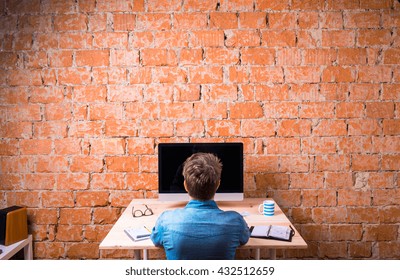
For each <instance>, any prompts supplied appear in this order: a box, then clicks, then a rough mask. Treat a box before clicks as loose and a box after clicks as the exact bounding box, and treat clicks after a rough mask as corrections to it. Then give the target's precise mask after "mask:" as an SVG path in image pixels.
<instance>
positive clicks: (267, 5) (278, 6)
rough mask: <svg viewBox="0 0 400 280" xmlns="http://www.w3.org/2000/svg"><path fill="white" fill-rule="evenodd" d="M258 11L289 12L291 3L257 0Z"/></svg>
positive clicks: (282, 0) (285, 0)
mask: <svg viewBox="0 0 400 280" xmlns="http://www.w3.org/2000/svg"><path fill="white" fill-rule="evenodd" d="M255 5H256V10H274V11H280V10H288V9H289V1H288V0H271V1H264V0H255Z"/></svg>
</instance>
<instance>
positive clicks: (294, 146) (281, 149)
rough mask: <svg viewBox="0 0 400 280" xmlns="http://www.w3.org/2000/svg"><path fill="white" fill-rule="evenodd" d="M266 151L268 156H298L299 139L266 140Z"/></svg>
mask: <svg viewBox="0 0 400 280" xmlns="http://www.w3.org/2000/svg"><path fill="white" fill-rule="evenodd" d="M266 149H267V152H268V154H293V155H296V154H300V139H298V138H268V139H267V141H266Z"/></svg>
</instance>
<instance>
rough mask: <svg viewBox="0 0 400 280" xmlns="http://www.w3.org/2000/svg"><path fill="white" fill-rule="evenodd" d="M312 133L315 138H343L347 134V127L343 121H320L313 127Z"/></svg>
mask: <svg viewBox="0 0 400 280" xmlns="http://www.w3.org/2000/svg"><path fill="white" fill-rule="evenodd" d="M312 133H313V135H315V136H344V135H346V134H347V125H346V122H345V121H343V120H324V119H321V120H320V121H319V122H318V123H317V124H316V125H315V126H313V128H312ZM349 134H350V133H349Z"/></svg>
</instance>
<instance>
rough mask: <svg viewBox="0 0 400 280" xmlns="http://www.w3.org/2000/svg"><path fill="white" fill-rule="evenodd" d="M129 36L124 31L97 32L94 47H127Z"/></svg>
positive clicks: (94, 37) (94, 36)
mask: <svg viewBox="0 0 400 280" xmlns="http://www.w3.org/2000/svg"><path fill="white" fill-rule="evenodd" d="M127 46H128V37H127V35H126V33H124V32H116V33H112V32H96V33H95V34H94V35H93V47H95V48H107V49H112V48H113V49H126V48H127Z"/></svg>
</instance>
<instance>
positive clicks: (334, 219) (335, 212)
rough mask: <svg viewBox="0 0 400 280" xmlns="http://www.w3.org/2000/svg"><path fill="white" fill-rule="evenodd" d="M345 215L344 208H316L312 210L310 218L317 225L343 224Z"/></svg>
mask: <svg viewBox="0 0 400 280" xmlns="http://www.w3.org/2000/svg"><path fill="white" fill-rule="evenodd" d="M347 215H348V214H347V209H346V208H345V207H316V208H313V209H312V218H313V221H314V222H315V223H317V224H321V223H328V224H331V223H332V224H337V223H344V222H346V218H347Z"/></svg>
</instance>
